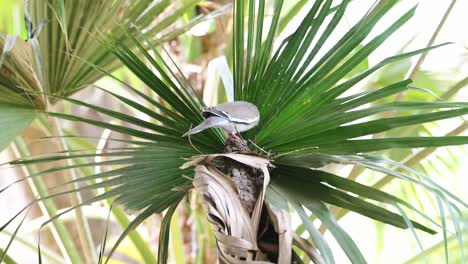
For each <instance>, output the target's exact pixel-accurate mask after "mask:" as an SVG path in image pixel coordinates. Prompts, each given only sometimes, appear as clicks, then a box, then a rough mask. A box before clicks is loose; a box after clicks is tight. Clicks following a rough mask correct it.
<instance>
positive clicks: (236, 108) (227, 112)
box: [183, 101, 260, 138]
mask: <svg viewBox="0 0 468 264" xmlns="http://www.w3.org/2000/svg"><path fill="white" fill-rule="evenodd" d="M202 115H203V117H204V118H205V120H204V121H203V122H201V123H200V124H199V125H198V126H196V127H194V128H192V129H191V130H189V131H188V132H187V133H185V134H184V135H183V137H185V136H187V135H193V134H196V133H199V132H201V131H203V130H205V129H208V128H222V129H224V130H226V131H227V132H228V133H229V134H230V136H231V137H233V138H237V136H236V133H240V132H245V131H247V130H250V129H252V128H253V127H255V126H256V125H257V124H258V121H260V112H258V109H257V107H256V106H255V105H254V104H252V103H249V102H244V101H235V102H229V103H225V104H220V105H216V106H213V107H203V108H202Z"/></svg>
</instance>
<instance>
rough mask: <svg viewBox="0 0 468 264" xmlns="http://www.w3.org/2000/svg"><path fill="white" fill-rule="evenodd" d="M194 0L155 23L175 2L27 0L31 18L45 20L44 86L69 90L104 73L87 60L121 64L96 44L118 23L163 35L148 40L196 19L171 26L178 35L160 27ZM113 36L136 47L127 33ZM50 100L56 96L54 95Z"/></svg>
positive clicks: (109, 67)
mask: <svg viewBox="0 0 468 264" xmlns="http://www.w3.org/2000/svg"><path fill="white" fill-rule="evenodd" d="M198 2H200V1H199V0H193V1H190V2H188V3H186V4H184V5H182V6H181V7H180V8H178V9H176V10H175V11H172V12H171V13H170V15H168V16H164V17H162V18H160V19H161V20H160V21H158V23H154V20H155V18H157V17H158V16H160V15H161V14H162V13H163V12H166V11H167V10H169V9H172V8H173V4H171V1H168V0H164V1H159V2H155V3H150V2H148V1H146V0H138V1H124V0H118V1H103V0H99V1H95V0H86V1H64V0H47V1H31V2H30V3H31V6H30V7H29V9H30V10H31V16H32V20H33V24H34V25H37V24H38V23H40V21H42V20H43V19H47V20H48V23H47V25H46V26H45V27H44V28H43V32H42V33H41V34H40V36H39V43H40V46H41V53H42V58H43V61H42V64H43V67H44V72H45V75H46V76H45V80H46V83H45V89H44V90H45V91H46V93H48V94H51V95H59V96H68V95H70V94H72V93H74V92H76V91H78V90H79V89H82V88H84V87H85V86H86V85H89V84H92V83H94V82H95V81H97V80H98V79H100V78H102V77H103V76H104V73H103V72H101V71H95V70H94V69H93V67H92V66H90V64H91V65H96V66H99V67H101V68H103V69H105V70H106V71H109V72H112V71H113V70H116V69H117V68H119V67H121V66H122V64H121V63H120V61H119V60H118V59H117V58H116V57H115V56H113V55H112V53H111V52H110V50H108V49H106V48H104V47H103V46H102V45H101V44H100V39H101V38H102V36H106V35H108V34H112V33H115V31H116V30H118V29H119V28H120V27H121V26H126V27H128V28H131V30H132V31H134V32H138V31H139V30H145V31H146V32H147V34H148V35H150V36H155V35H161V36H160V38H158V39H157V40H152V44H156V43H160V42H161V41H163V40H167V39H169V38H171V37H174V36H177V34H180V33H181V32H183V31H184V30H187V29H189V28H190V27H192V26H193V25H194V24H195V23H196V22H197V21H191V22H189V23H187V24H186V25H184V26H183V28H181V29H182V30H177V29H176V30H174V32H176V35H174V34H171V33H163V31H164V30H165V29H166V28H167V27H169V26H171V25H172V24H173V23H174V22H175V21H177V19H179V18H180V17H181V15H182V14H183V13H184V12H186V11H187V10H190V9H191V8H193V7H194V6H195V5H196V4H197V3H198ZM116 41H120V42H123V43H125V44H126V46H127V48H128V49H130V50H133V51H134V50H135V49H136V46H135V43H134V42H132V41H131V40H129V39H126V38H124V37H117V38H116ZM51 100H52V101H55V100H54V97H51Z"/></svg>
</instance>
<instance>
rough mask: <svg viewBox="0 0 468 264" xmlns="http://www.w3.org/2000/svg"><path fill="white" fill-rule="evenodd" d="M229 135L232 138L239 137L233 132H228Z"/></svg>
mask: <svg viewBox="0 0 468 264" xmlns="http://www.w3.org/2000/svg"><path fill="white" fill-rule="evenodd" d="M229 137H230V138H232V139H239V137H238V136H237V135H236V133H234V132H231V133H229Z"/></svg>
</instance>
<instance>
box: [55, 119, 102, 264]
mask: <svg viewBox="0 0 468 264" xmlns="http://www.w3.org/2000/svg"><path fill="white" fill-rule="evenodd" d="M52 124H53V125H52V128H54V130H56V131H55V132H56V134H57V135H58V136H60V138H59V140H58V141H59V146H60V148H61V150H63V151H68V150H69V147H68V145H67V142H66V141H65V138H64V137H62V136H63V130H62V127H61V125H60V120H58V119H57V118H54V119H53V122H52ZM73 164H74V162H73V159H67V165H68V166H73ZM68 171H69V173H66V174H65V175H66V177H67V179H68V180H76V179H78V175H77V174H78V173H77V170H76V169H74V168H71V169H70V170H68ZM78 187H79V185H78V183H73V188H74V189H76V188H78ZM70 198H71V200H70V201H71V203H72V206H75V205H78V204H81V203H83V198H82V197H81V193H80V192H71V193H70ZM76 216H77V217H76V227H77V233H78V237H79V240H80V243H81V248H82V250H83V256H84V258H85V259H86V262H87V263H94V262H96V260H97V259H98V256H97V254H96V250H95V249H96V246H95V245H94V240H93V236H92V234H91V228H90V226H89V223H88V219H87V217H86V216H85V214H84V213H83V209H82V208H81V207H78V208H77V209H76Z"/></svg>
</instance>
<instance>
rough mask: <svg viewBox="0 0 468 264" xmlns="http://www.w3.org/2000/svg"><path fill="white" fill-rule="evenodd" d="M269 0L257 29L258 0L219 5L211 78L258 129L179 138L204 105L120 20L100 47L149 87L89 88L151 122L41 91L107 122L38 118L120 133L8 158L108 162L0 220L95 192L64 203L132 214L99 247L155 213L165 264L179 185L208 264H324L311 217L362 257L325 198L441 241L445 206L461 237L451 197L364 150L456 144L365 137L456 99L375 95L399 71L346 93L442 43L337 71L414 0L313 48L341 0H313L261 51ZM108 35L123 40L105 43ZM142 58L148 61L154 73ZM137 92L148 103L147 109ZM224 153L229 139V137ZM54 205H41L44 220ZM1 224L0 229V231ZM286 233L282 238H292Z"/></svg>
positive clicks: (398, 84) (277, 12)
mask: <svg viewBox="0 0 468 264" xmlns="http://www.w3.org/2000/svg"><path fill="white" fill-rule="evenodd" d="M283 2H284V1H283V0H278V1H274V7H273V13H272V17H271V23H270V24H269V26H268V28H267V30H265V26H266V25H267V23H266V15H265V13H266V10H267V5H266V1H265V0H261V1H236V2H235V4H234V7H233V11H234V19H233V29H234V30H233V35H232V40H233V42H232V63H233V66H232V68H233V86H232V87H229V85H228V84H225V86H227V87H225V88H226V89H227V90H228V91H229V90H230V89H232V90H233V95H234V100H236V101H248V102H252V103H254V104H255V105H256V106H257V107H258V109H259V111H260V116H261V118H260V123H259V125H258V129H253V130H250V131H248V132H246V133H244V134H243V135H242V138H243V139H244V140H245V141H244V140H241V141H240V142H241V143H240V144H241V145H242V146H241V147H240V148H241V149H240V150H242V151H240V152H239V153H231V152H232V149H230V151H228V153H225V152H226V151H225V148H226V146H227V145H229V146H231V145H232V144H237V143H238V142H237V143H233V142H232V141H233V140H228V141H226V139H225V135H224V134H223V132H222V131H220V130H218V129H210V130H208V131H205V132H203V133H200V134H197V135H194V136H192V137H189V138H183V137H181V136H182V135H183V134H184V133H185V132H186V131H188V130H189V129H190V128H191V127H192V126H194V125H196V124H198V123H199V122H201V121H202V119H203V117H202V115H201V113H200V108H201V107H203V106H205V104H204V102H203V100H202V99H201V97H200V96H199V95H198V93H197V91H196V90H195V89H194V88H193V87H191V86H190V83H189V82H188V81H187V80H186V79H184V78H183V77H182V78H177V73H176V72H174V71H172V70H171V69H172V68H173V67H174V66H176V65H174V64H173V63H171V62H170V60H168V57H167V56H166V54H164V53H162V52H161V50H158V49H157V48H156V47H154V45H153V43H152V41H151V39H150V38H149V37H148V36H147V35H146V34H145V33H142V32H136V31H135V30H134V29H132V28H130V27H126V26H123V27H121V28H119V29H120V30H117V31H115V32H113V33H112V34H110V35H108V36H106V39H105V40H104V41H103V43H102V44H103V45H104V46H105V47H106V48H107V50H108V51H109V52H110V53H112V54H113V55H114V56H115V57H117V58H118V59H119V60H120V62H121V63H122V64H123V65H125V67H127V68H128V69H129V70H131V71H132V72H133V73H134V74H135V75H136V76H137V77H138V78H139V79H140V80H141V81H142V82H143V83H144V84H146V85H147V86H148V87H149V88H150V89H151V90H152V94H151V95H148V94H145V93H143V92H141V91H140V90H138V89H136V88H134V87H132V86H130V85H128V84H125V83H124V82H123V81H121V82H122V83H123V84H124V85H126V86H127V88H128V89H129V91H131V92H132V93H133V94H135V95H137V96H138V97H139V99H138V100H132V99H130V98H127V97H125V96H122V95H120V94H118V93H115V92H113V91H109V90H104V89H103V90H104V91H105V92H106V93H107V94H108V96H109V97H110V98H115V99H116V100H118V101H119V102H120V103H122V104H123V105H125V106H127V107H128V108H129V109H133V110H134V111H136V112H138V113H141V114H143V115H146V116H148V117H149V118H151V119H150V120H152V121H151V122H150V121H147V120H146V119H143V118H139V117H135V116H134V115H131V114H128V113H122V112H120V111H118V110H116V109H108V108H104V107H101V106H98V105H93V104H89V103H86V102H84V101H80V100H77V99H72V98H69V97H65V96H63V95H62V94H54V96H53V98H54V100H57V99H59V100H62V101H65V102H70V103H72V104H74V105H77V106H81V107H85V108H88V109H92V110H94V111H97V112H99V113H101V114H103V115H106V116H109V117H112V118H113V119H115V120H119V122H120V123H115V124H114V123H107V122H103V121H99V120H94V119H91V118H87V117H82V116H78V115H73V114H69V113H61V112H48V113H47V114H48V115H50V116H54V117H57V118H61V119H65V120H71V121H73V122H84V123H88V124H91V125H93V126H97V127H101V128H104V129H109V130H112V131H115V132H118V133H121V134H123V135H126V136H128V139H115V140H118V141H120V142H123V143H125V144H127V145H126V147H124V148H109V149H106V150H105V151H104V152H99V153H98V154H96V152H94V151H86V150H83V151H76V150H75V151H72V150H70V151H66V152H64V153H54V154H50V155H47V156H43V157H35V158H34V157H33V158H25V159H20V160H17V161H14V162H11V163H10V164H13V165H15V164H20V165H25V166H27V165H31V164H40V163H48V162H52V161H57V160H70V159H76V158H95V157H100V158H103V160H102V161H98V162H94V161H93V162H88V163H85V164H72V165H67V166H61V167H55V168H52V169H48V170H45V171H40V172H37V173H35V174H33V175H30V176H29V177H32V178H37V177H42V176H44V175H47V174H50V173H52V172H57V171H66V170H72V169H75V168H79V167H93V168H94V167H101V166H108V165H112V166H113V169H112V170H109V171H102V172H99V173H95V174H91V175H89V176H86V177H81V178H77V179H73V180H71V181H69V182H67V183H66V185H72V184H74V183H80V184H82V185H81V187H74V189H73V190H72V191H64V192H55V193H53V194H50V195H48V196H46V197H41V198H38V199H36V200H35V201H33V202H32V203H31V204H30V205H28V206H26V207H25V208H24V209H23V210H22V211H21V212H19V213H18V214H17V215H16V216H14V217H13V218H12V220H13V219H15V218H18V217H19V216H21V215H22V213H23V212H25V211H27V210H28V208H29V207H30V206H31V205H32V204H34V203H37V202H40V201H43V200H47V199H50V198H53V197H57V196H61V195H64V194H68V193H70V192H82V191H85V190H104V191H103V192H97V194H96V195H95V196H94V197H93V198H91V199H88V200H85V201H83V202H82V203H81V204H79V205H77V206H74V207H72V208H70V209H68V210H66V211H70V210H74V209H76V208H78V207H79V206H82V205H85V204H90V203H93V202H96V201H101V200H107V199H112V207H119V206H123V207H125V208H127V209H131V210H134V211H137V212H138V214H137V216H136V218H135V219H134V220H133V221H132V222H131V223H130V224H129V225H128V227H127V228H126V229H125V230H124V231H123V233H122V235H121V236H120V238H119V239H118V240H117V242H116V243H115V244H114V245H113V247H112V249H111V250H110V253H109V255H110V254H112V253H113V252H114V251H115V250H116V248H117V247H118V245H119V244H120V242H121V241H122V240H123V238H124V237H125V236H127V235H128V234H129V233H130V232H131V231H132V230H134V229H135V228H136V227H137V226H138V225H140V224H141V223H142V222H143V221H144V220H145V219H147V218H148V217H150V216H151V215H153V214H159V213H164V212H165V213H164V218H163V220H162V225H161V229H160V236H159V244H158V246H159V248H158V262H159V263H166V262H167V257H168V243H169V239H168V236H169V232H170V225H171V218H172V216H173V213H174V212H175V210H176V208H177V206H178V205H179V203H180V202H181V201H182V200H184V197H186V196H187V194H189V193H192V189H193V188H195V193H196V194H198V195H199V197H200V201H201V202H202V204H203V206H204V208H205V209H206V213H207V217H208V219H209V222H210V224H211V226H212V228H213V230H214V232H215V234H216V240H217V249H218V258H219V260H220V262H221V263H243V262H246V263H247V262H248V261H254V260H255V261H264V262H273V263H289V262H292V261H294V262H297V263H302V260H301V258H300V257H299V255H300V254H306V255H307V256H308V257H309V258H310V259H311V260H312V261H313V262H316V263H334V256H333V252H332V250H331V248H330V246H329V245H328V244H327V242H326V240H325V239H324V238H323V234H322V233H321V230H319V229H317V228H316V227H315V225H314V224H313V221H315V220H317V221H319V222H320V223H321V224H323V225H324V227H325V228H326V229H328V230H329V231H330V233H331V234H332V235H333V237H334V238H335V239H336V241H337V242H338V244H339V245H340V246H341V248H342V250H343V251H344V252H345V253H346V255H347V256H348V258H349V260H350V261H351V262H352V263H365V262H366V261H365V258H364V256H363V254H362V253H361V252H360V251H359V249H358V247H357V246H356V245H355V243H354V241H353V239H352V238H351V237H350V236H349V235H348V234H347V232H346V230H344V229H343V228H342V227H340V225H339V224H338V222H337V221H336V215H334V214H333V213H332V212H331V210H330V206H334V207H336V208H342V209H345V210H349V211H353V212H355V213H357V214H360V215H362V216H365V217H369V218H372V219H374V220H376V221H380V222H383V223H385V224H388V225H392V226H395V227H398V228H403V229H410V230H411V232H412V234H414V236H415V239H416V240H417V241H418V243H419V244H420V243H421V242H420V240H419V237H418V235H417V230H420V231H423V232H426V233H429V234H434V233H436V232H438V231H442V232H443V234H444V238H445V240H446V238H447V221H448V219H446V217H445V215H446V214H447V213H448V214H449V215H450V221H451V222H453V225H454V228H455V230H456V232H457V233H458V234H461V227H460V224H461V222H462V221H463V220H462V219H463V213H462V211H463V210H466V206H467V204H466V203H465V202H464V201H462V200H461V199H460V198H458V197H456V196H455V195H453V194H452V193H450V192H449V191H448V190H446V189H445V188H443V187H442V186H441V185H439V184H437V183H436V182H435V181H433V180H432V179H430V178H428V177H427V176H425V175H424V174H423V173H420V172H418V171H416V170H414V169H412V168H410V167H408V166H406V165H405V164H402V163H399V162H396V161H393V160H391V159H389V158H387V157H384V156H381V155H376V154H372V152H376V151H381V150H389V149H403V148H406V149H408V148H409V149H412V148H421V147H440V146H451V145H461V144H466V143H467V142H468V137H463V136H444V137H417V136H412V137H410V136H405V137H385V138H372V137H369V136H372V135H375V134H379V133H382V132H386V131H389V130H392V129H395V128H400V127H406V126H412V125H419V124H423V123H427V122H433V121H437V120H443V119H448V118H453V117H459V116H462V115H464V114H466V113H467V112H468V103H465V102H422V101H393V102H387V103H381V99H384V98H394V97H395V96H396V95H398V94H400V93H403V92H406V91H408V90H411V89H412V87H411V86H410V83H411V80H409V79H407V80H394V82H393V83H392V84H390V85H387V86H384V87H372V88H371V89H369V90H367V91H364V92H359V93H353V91H352V90H351V89H352V88H353V87H355V86H356V84H357V83H359V82H360V81H362V80H363V79H365V78H366V77H368V76H370V75H371V74H372V73H374V72H376V71H377V70H379V69H381V68H382V67H383V66H385V65H388V64H390V63H393V62H397V61H399V60H402V59H406V58H409V57H411V56H415V55H418V54H422V53H425V52H427V51H429V50H431V49H434V48H438V47H441V46H444V45H446V44H441V45H436V46H432V47H428V48H423V49H419V50H415V51H412V52H407V53H402V54H399V55H396V56H391V57H388V58H386V59H384V60H382V61H381V62H380V63H378V64H376V65H374V66H372V67H370V68H369V69H366V70H364V71H362V72H359V73H355V74H354V75H353V76H351V77H349V76H348V74H349V73H350V72H352V71H353V70H354V69H355V68H356V66H358V65H359V64H360V63H361V62H362V61H363V60H365V59H366V58H367V57H368V56H369V54H371V53H372V52H373V51H375V50H376V49H377V48H378V47H379V46H380V45H381V44H382V43H384V42H385V40H386V39H387V38H389V37H390V36H391V35H392V34H394V33H395V32H396V31H397V30H398V29H399V28H400V27H401V26H402V25H404V24H405V23H407V22H408V21H409V20H410V18H411V17H412V16H413V14H414V12H415V8H416V7H414V8H411V9H410V10H408V11H407V12H405V13H404V14H402V15H401V16H400V17H398V18H396V19H395V21H394V23H393V24H391V25H390V26H389V27H388V28H386V29H385V30H384V31H382V32H381V33H380V34H378V35H377V36H376V37H374V38H372V39H370V40H369V41H366V38H367V37H368V36H369V34H370V32H371V31H372V30H373V29H374V27H375V26H376V25H377V24H378V22H379V21H380V20H381V19H382V17H384V16H385V15H386V14H387V13H388V11H389V10H390V9H391V8H392V7H393V5H394V4H395V3H396V2H397V1H396V0H393V1H378V2H377V3H376V4H375V5H374V6H373V7H372V8H371V9H369V10H368V11H367V12H366V14H365V15H364V16H363V17H362V18H361V19H360V20H359V21H358V22H357V23H356V24H355V25H353V26H352V27H351V29H350V30H349V31H348V32H346V34H344V35H343V36H342V37H341V38H340V39H339V40H338V41H337V42H336V43H334V44H333V45H332V46H331V48H330V49H328V50H325V43H327V41H329V40H330V36H331V35H332V34H333V33H334V30H335V28H336V26H337V24H338V23H339V22H341V21H342V18H343V15H344V13H345V11H346V10H347V7H348V4H349V2H350V1H349V0H344V1H342V3H340V4H339V5H337V6H332V2H333V1H331V0H317V1H315V2H314V4H313V6H312V7H311V9H310V10H309V11H308V13H307V15H306V17H305V18H304V20H303V21H302V22H301V23H300V25H299V27H298V28H297V29H296V31H295V32H294V33H293V34H291V35H289V36H288V37H286V38H285V39H284V40H283V41H282V42H281V43H280V45H279V47H277V48H275V47H274V40H275V37H276V36H277V34H278V31H279V30H280V29H281V22H282V20H281V10H282V6H283ZM121 39H125V41H119V40H121ZM130 47H135V49H133V48H130ZM148 47H149V50H147V48H148ZM146 62H148V63H149V65H148V64H147V63H146ZM94 68H95V69H96V70H97V71H100V72H103V73H106V74H108V76H109V77H112V78H114V79H116V80H119V79H118V78H117V77H115V76H113V75H111V74H110V73H109V72H108V71H107V70H106V69H105V68H104V67H102V66H100V65H94ZM152 68H154V69H156V73H154V72H153V70H152ZM119 81H120V80H119ZM97 88H98V89H101V88H99V87H97ZM228 93H229V92H228ZM143 102H144V103H143ZM147 103H148V104H149V105H151V107H147V106H146V104H147ZM369 104H371V106H368V105H369ZM418 111H423V112H418ZM381 113H388V114H389V116H388V117H385V118H379V119H376V118H375V117H376V116H378V114H381ZM402 113H410V115H408V114H406V115H403V114H402ZM363 120H364V121H363ZM226 142H227V143H226ZM235 150H239V147H237V149H235ZM369 153H371V154H369ZM233 164H235V165H233ZM328 164H351V165H356V166H359V167H362V168H365V169H368V170H373V171H376V172H379V173H382V174H384V175H388V176H391V177H394V178H395V179H398V180H400V181H406V182H409V183H411V184H413V185H414V186H416V187H417V188H421V189H424V190H426V191H427V192H429V193H430V194H431V195H432V199H434V200H435V201H436V202H437V204H438V206H439V210H440V215H441V216H442V217H441V220H440V221H436V220H434V219H432V218H431V217H429V216H427V215H426V214H424V213H423V212H422V210H421V208H417V207H416V206H413V205H412V204H410V203H409V202H407V201H405V200H403V199H400V198H398V197H396V196H394V195H392V194H389V193H386V192H383V191H381V190H379V189H378V188H374V187H371V186H368V185H364V184H361V183H359V182H357V181H354V180H352V179H347V178H343V177H340V176H338V175H335V174H333V173H330V172H328V171H326V170H324V169H323V167H324V166H325V165H328ZM232 166H238V167H239V168H243V169H244V170H245V171H246V172H245V173H246V174H248V177H250V178H254V179H255V178H259V179H261V180H260V184H259V188H260V191H258V192H257V193H255V194H254V195H256V196H257V197H258V198H257V199H258V200H257V201H256V204H255V207H254V209H253V212H252V213H251V214H250V212H249V211H248V210H245V209H244V208H243V206H242V202H241V199H240V198H239V197H238V189H239V188H240V187H239V186H236V185H235V184H234V181H233V180H232V178H231V177H233V176H234V175H225V174H226V173H227V174H229V172H230V171H232V170H229V169H226V168H229V167H232ZM223 170H224V172H223ZM226 176H227V177H226ZM75 186H76V185H75ZM234 186H236V187H237V188H236V187H234ZM64 213H65V212H63V213H60V214H57V215H56V216H53V217H52V218H51V219H50V220H48V221H46V222H45V223H44V225H46V224H48V223H50V222H52V221H54V220H55V219H57V218H58V217H60V216H61V215H63V214H64ZM291 214H297V215H298V216H299V217H300V219H301V221H302V224H303V226H304V228H305V229H306V230H307V231H308V233H309V236H310V239H309V240H306V239H303V238H301V237H299V236H297V235H294V234H293V232H292V230H291V226H290V219H289V216H290V215H291ZM10 223H11V222H8V223H7V224H5V225H4V226H2V227H0V231H1V230H4V229H5V228H6V227H7V226H8V225H9V224H10ZM459 238H460V239H459V246H460V248H462V243H463V241H462V239H461V235H459ZM12 239H14V235H13V236H12ZM105 241H106V239H104V242H103V243H102V245H101V251H100V258H99V260H100V261H106V262H107V261H108V259H107V260H104V249H105V248H106V243H105ZM292 244H294V245H295V246H296V247H295V248H293V247H292ZM445 245H447V244H445ZM461 250H462V249H461ZM290 259H291V260H290ZM446 259H447V260H448V253H446Z"/></svg>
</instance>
